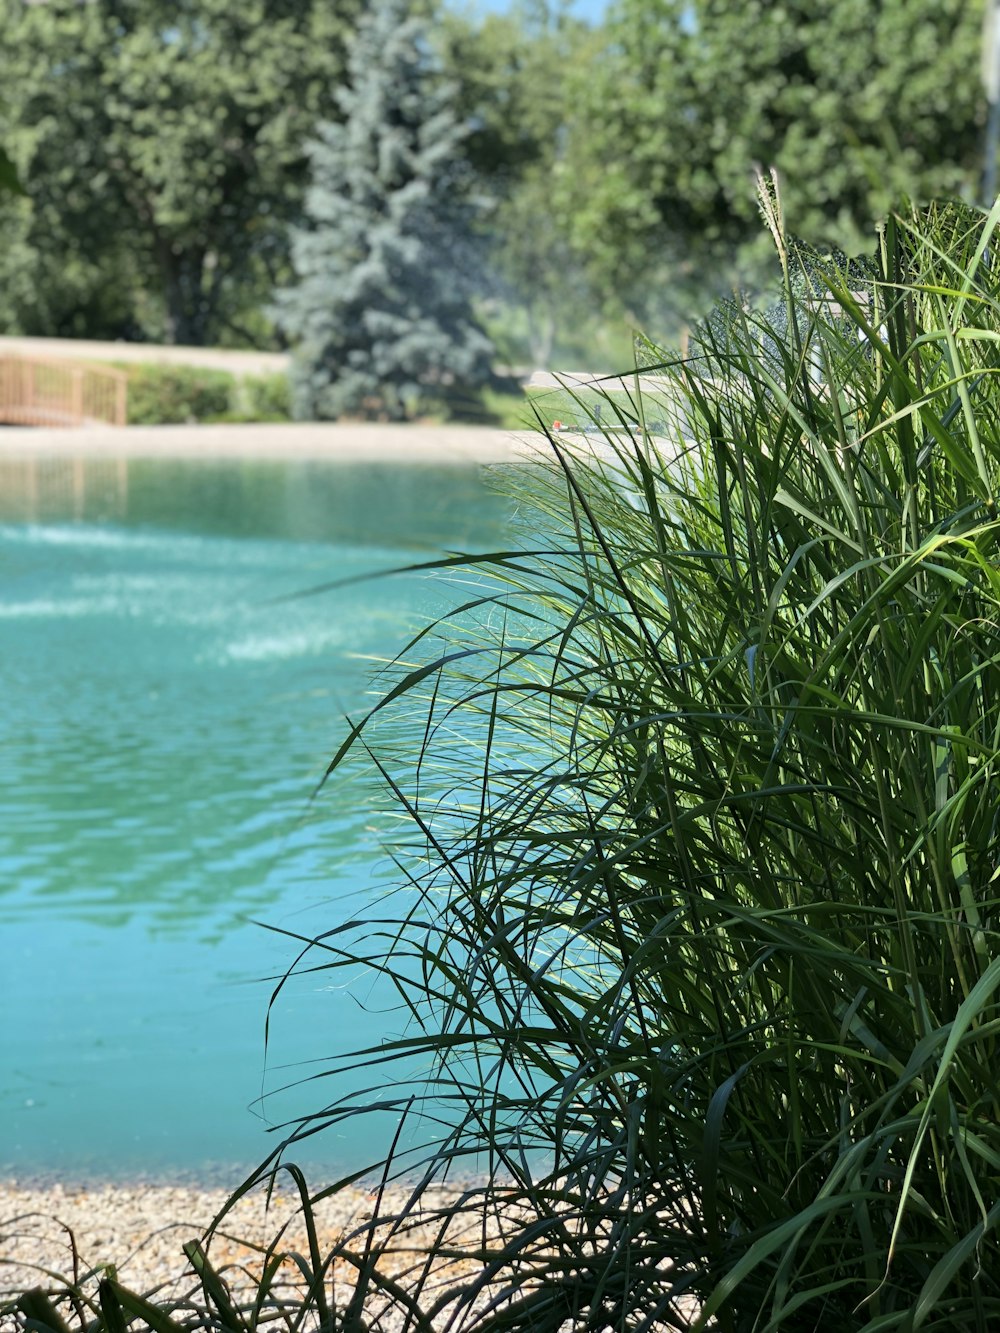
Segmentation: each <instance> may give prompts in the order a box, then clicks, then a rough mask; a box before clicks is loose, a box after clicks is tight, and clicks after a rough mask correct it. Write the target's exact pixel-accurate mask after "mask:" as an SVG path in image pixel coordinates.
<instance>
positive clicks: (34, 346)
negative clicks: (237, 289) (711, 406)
mask: <svg viewBox="0 0 1000 1333" xmlns="http://www.w3.org/2000/svg"><path fill="white" fill-rule="evenodd" d="M5 354H12V355H15V356H34V357H41V358H43V359H45V358H49V357H51V358H69V359H70V360H72V361H120V362H127V363H129V364H130V365H132V364H146V365H157V366H200V367H201V368H203V369H205V370H228V371H229V373H230V374H231V375H273V374H278V373H283V372H285V371H287V370H288V360H289V358H288V355H287V353H285V352H253V351H245V352H244V351H231V350H229V349H227V348H221V347H174V346H169V347H168V346H166V345H163V344H160V343H126V342H108V343H105V342H88V341H87V340H86V339H84V338H0V356H3V355H5Z"/></svg>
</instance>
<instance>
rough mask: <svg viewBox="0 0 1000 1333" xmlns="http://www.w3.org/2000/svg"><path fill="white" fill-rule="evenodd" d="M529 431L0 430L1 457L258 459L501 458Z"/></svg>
mask: <svg viewBox="0 0 1000 1333" xmlns="http://www.w3.org/2000/svg"><path fill="white" fill-rule="evenodd" d="M539 438H540V437H539V436H538V435H536V434H534V433H532V432H530V431H524V432H512V431H503V430H492V429H487V428H485V427H480V426H405V425H404V426H391V425H377V424H371V423H367V422H358V423H340V422H338V423H335V424H326V423H314V422H293V423H285V422H281V423H277V424H271V423H267V424H264V423H252V424H225V425H215V426H205V425H197V426H125V427H122V428H118V429H115V428H114V427H111V426H109V427H101V426H93V427H88V428H84V429H81V430H71V429H55V428H49V427H23V426H14V427H7V428H3V429H0V457H7V458H32V457H35V458H39V457H47V458H52V457H59V458H73V457H95V458H96V457H104V458H109V457H114V458H158V457H159V458H213V459H217V458H261V459H268V458H273V459H326V460H329V461H331V462H335V461H338V460H342V461H355V462H373V463H374V462H380V461H383V462H400V461H407V462H426V463H456V464H462V463H464V464H469V463H498V462H506V461H508V460H511V459H515V458H518V457H523V455H524V453H525V451H526V450H530V449H531V448H533V447H537V446H538V442H539Z"/></svg>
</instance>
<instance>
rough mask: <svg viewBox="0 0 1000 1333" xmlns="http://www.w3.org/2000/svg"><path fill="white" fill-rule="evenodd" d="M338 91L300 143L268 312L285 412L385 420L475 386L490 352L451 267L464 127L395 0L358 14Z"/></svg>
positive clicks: (458, 241) (456, 247) (417, 26)
mask: <svg viewBox="0 0 1000 1333" xmlns="http://www.w3.org/2000/svg"><path fill="white" fill-rule="evenodd" d="M338 97H339V102H340V107H341V110H342V112H343V116H344V120H343V123H341V124H336V123H324V124H323V125H321V126H320V128H319V132H318V137H317V138H316V140H315V141H314V142H313V143H312V144H311V145H310V160H311V167H312V177H311V186H310V189H309V190H308V192H307V195H306V202H305V214H306V226H305V227H304V228H302V229H300V230H298V231H297V232H296V233H295V234H294V235H293V238H292V260H293V264H294V267H295V272H296V275H297V277H298V283H297V285H296V286H294V287H292V288H289V289H288V290H286V291H284V292H281V293H279V296H278V302H277V315H278V320H279V323H280V324H281V326H282V328H283V329H284V331H285V332H286V334H287V335H288V336H289V337H290V338H291V339H292V341H293V342H294V343H295V344H297V354H296V358H295V369H294V371H293V390H294V397H295V408H296V414H297V415H298V416H300V417H310V418H326V419H329V418H334V417H337V416H340V415H341V414H342V413H345V412H346V413H359V414H361V415H367V416H379V417H383V418H389V419H392V420H399V419H402V418H405V417H408V416H412V415H413V413H414V412H415V411H416V410H417V407H418V404H419V403H420V401H421V400H422V399H426V398H427V397H428V396H430V397H433V396H434V395H435V393H436V392H439V391H440V390H441V389H443V388H445V387H446V386H447V385H448V384H451V383H459V384H461V385H463V386H472V385H476V384H481V383H483V382H485V380H486V379H488V378H489V375H490V365H489V355H490V351H491V348H490V343H489V340H488V339H487V338H486V336H485V334H484V333H483V332H482V331H481V330H480V329H479V328H478V327H477V325H476V322H475V319H474V317H473V314H472V310H471V306H470V302H469V294H470V293H469V285H468V283H467V282H466V281H465V280H464V278H463V275H462V274H461V272H460V271H459V270H460V268H461V265H456V263H455V255H456V253H459V252H461V250H462V246H463V243H464V241H465V240H466V238H467V237H468V235H469V234H470V221H471V219H470V210H469V208H468V207H467V206H466V205H465V204H464V203H463V202H462V200H461V197H460V193H461V192H460V190H459V189H458V183H459V179H458V178H459V175H460V171H459V162H460V157H459V151H458V150H459V145H460V143H461V140H462V138H463V137H464V132H463V130H462V128H461V126H460V125H459V123H458V120H457V118H456V115H455V112H454V110H453V107H452V95H451V91H450V89H449V88H448V87H447V86H446V85H445V84H444V83H443V82H442V80H441V77H440V74H439V71H438V69H437V67H436V66H435V64H434V62H433V59H432V57H431V55H430V52H429V49H428V44H427V41H426V37H425V28H424V25H423V24H422V23H421V22H420V21H419V20H418V19H415V18H413V17H412V16H410V15H409V14H408V13H407V0H378V2H377V3H376V4H375V5H374V6H373V8H372V9H371V10H369V11H368V13H367V14H366V15H365V17H364V18H362V20H361V21H360V23H359V26H358V29H357V32H356V34H355V36H354V39H353V42H352V44H351V47H350V51H349V59H348V82H347V84H346V86H345V87H344V88H343V89H342V90H341V91H340V93H339V94H338Z"/></svg>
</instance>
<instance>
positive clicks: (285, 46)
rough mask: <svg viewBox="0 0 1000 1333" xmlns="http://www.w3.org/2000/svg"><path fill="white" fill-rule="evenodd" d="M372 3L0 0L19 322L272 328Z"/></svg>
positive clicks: (179, 335)
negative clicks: (357, 27) (336, 92)
mask: <svg viewBox="0 0 1000 1333" xmlns="http://www.w3.org/2000/svg"><path fill="white" fill-rule="evenodd" d="M357 7H358V6H357V0H302V2H297V0H248V2H247V3H246V4H241V5H238V6H232V5H230V4H229V3H228V2H227V0H171V3H167V0H131V2H130V3H124V2H123V0H91V2H90V3H89V4H85V5H81V4H77V3H75V2H74V0H48V2H47V3H45V4H29V3H26V0H0V29H2V31H3V34H4V40H3V43H2V44H0V85H2V87H3V89H4V96H5V99H6V102H7V110H8V112H9V116H10V124H11V126H12V128H11V130H10V131H9V135H8V137H7V139H6V141H5V142H6V147H7V149H8V151H9V152H10V154H11V157H12V158H13V160H14V162H15V163H16V165H17V166H18V168H19V169H20V174H21V178H22V181H23V182H24V183H25V184H26V185H27V186H28V187H29V194H30V198H29V199H28V200H25V201H18V202H6V203H5V204H4V205H3V214H2V216H0V224H2V225H3V226H4V229H5V234H6V236H7V239H8V245H7V246H6V247H5V253H4V254H3V255H0V284H2V286H3V288H4V290H5V292H7V293H9V295H8V299H7V300H6V301H5V302H4V309H3V311H2V312H0V319H2V320H3V321H4V323H5V324H6V326H7V328H8V329H10V330H12V331H13V330H16V331H21V332H37V333H51V334H60V333H61V334H70V335H73V334H81V333H86V334H89V335H91V336H100V335H102V334H103V335H107V336H117V335H125V336H132V337H135V336H153V337H162V338H166V339H167V340H169V341H172V342H191V343H202V342H206V341H211V340H216V341H225V340H227V339H228V340H230V341H232V340H233V339H234V338H235V339H236V340H238V341H243V342H245V341H255V340H257V339H258V338H259V336H260V335H261V333H262V331H263V330H264V328H265V327H266V326H265V325H264V324H263V322H262V321H261V320H260V318H259V316H256V315H254V314H253V313H252V312H254V311H255V310H256V309H258V308H259V307H260V306H261V304H262V303H263V301H264V300H265V299H266V294H267V293H268V291H269V290H270V289H271V288H272V287H273V285H274V282H275V281H277V280H280V279H281V278H282V277H283V276H285V273H286V269H285V264H286V256H287V229H288V225H289V222H290V221H291V219H292V218H293V217H294V216H295V215H296V213H297V211H298V208H299V207H300V205H301V198H302V192H303V188H304V183H305V168H306V162H305V155H304V151H303V143H304V140H305V138H306V137H307V135H308V134H309V133H310V132H311V130H312V127H313V126H314V125H315V123H316V121H317V119H318V118H319V117H320V116H321V115H326V114H329V113H330V112H331V110H332V109H333V105H334V104H333V89H334V87H335V85H336V82H337V80H338V78H339V77H340V75H341V73H342V71H343V52H344V44H345V40H346V36H347V33H348V31H349V28H350V24H351V20H352V18H353V15H354V13H355V12H356V9H357ZM247 312H251V313H250V317H249V326H248V325H247V323H245V322H244V320H245V319H246V318H247Z"/></svg>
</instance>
